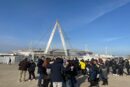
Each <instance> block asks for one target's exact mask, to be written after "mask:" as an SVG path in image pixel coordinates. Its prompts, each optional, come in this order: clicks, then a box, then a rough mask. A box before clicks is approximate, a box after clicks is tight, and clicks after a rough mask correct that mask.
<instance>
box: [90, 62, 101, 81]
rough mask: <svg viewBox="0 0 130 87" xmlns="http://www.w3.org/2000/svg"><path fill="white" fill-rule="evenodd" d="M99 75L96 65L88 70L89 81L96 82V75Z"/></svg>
mask: <svg viewBox="0 0 130 87" xmlns="http://www.w3.org/2000/svg"><path fill="white" fill-rule="evenodd" d="M98 74H99V68H98V67H97V65H95V64H94V65H92V66H91V68H90V70H89V80H90V81H93V80H97V79H98V78H97V75H98Z"/></svg>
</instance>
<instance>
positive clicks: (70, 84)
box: [66, 77, 77, 87]
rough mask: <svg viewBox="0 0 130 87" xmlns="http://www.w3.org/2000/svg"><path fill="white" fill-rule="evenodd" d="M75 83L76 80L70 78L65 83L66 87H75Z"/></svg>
mask: <svg viewBox="0 0 130 87" xmlns="http://www.w3.org/2000/svg"><path fill="white" fill-rule="evenodd" d="M76 83H77V81H76V78H75V77H71V78H70V79H68V80H67V81H66V87H76V85H77V84H76Z"/></svg>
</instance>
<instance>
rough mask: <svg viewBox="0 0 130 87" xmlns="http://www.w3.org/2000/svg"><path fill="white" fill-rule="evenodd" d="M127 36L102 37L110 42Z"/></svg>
mask: <svg viewBox="0 0 130 87" xmlns="http://www.w3.org/2000/svg"><path fill="white" fill-rule="evenodd" d="M125 38H127V37H126V36H121V37H110V38H106V39H104V41H105V42H112V41H117V40H121V39H125Z"/></svg>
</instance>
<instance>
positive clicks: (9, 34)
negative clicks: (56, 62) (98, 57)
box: [0, 0, 130, 55]
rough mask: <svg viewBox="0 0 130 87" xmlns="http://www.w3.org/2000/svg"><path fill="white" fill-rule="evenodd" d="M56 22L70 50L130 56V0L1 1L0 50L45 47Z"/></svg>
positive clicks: (56, 36) (54, 44) (55, 42)
mask: <svg viewBox="0 0 130 87" xmlns="http://www.w3.org/2000/svg"><path fill="white" fill-rule="evenodd" d="M56 19H58V20H59V22H60V24H61V26H62V28H63V31H64V34H65V39H66V41H67V46H68V47H70V48H77V49H85V47H86V48H88V49H89V50H91V51H94V52H98V53H104V51H105V48H106V47H107V48H108V53H109V54H115V55H128V54H130V38H129V37H130V34H129V33H130V0H0V40H1V42H0V51H9V50H14V49H21V48H29V47H30V46H32V47H35V48H38V47H42V48H44V47H45V46H46V43H47V40H48V38H49V35H50V33H51V30H52V29H53V26H54V24H55V21H56ZM58 46H59V47H61V41H60V38H59V37H58V33H56V35H55V37H54V40H53V43H52V47H58Z"/></svg>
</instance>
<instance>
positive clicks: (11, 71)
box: [0, 64, 130, 87]
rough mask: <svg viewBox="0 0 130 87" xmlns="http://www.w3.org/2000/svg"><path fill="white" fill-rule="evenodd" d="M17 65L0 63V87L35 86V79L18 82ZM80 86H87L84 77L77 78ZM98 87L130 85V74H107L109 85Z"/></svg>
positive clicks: (127, 86) (123, 86) (126, 86)
mask: <svg viewBox="0 0 130 87" xmlns="http://www.w3.org/2000/svg"><path fill="white" fill-rule="evenodd" d="M18 76H19V72H18V66H17V65H11V66H10V65H5V64H0V87H37V85H36V84H37V81H35V80H34V81H31V82H21V83H19V82H18ZM78 82H79V85H80V87H88V85H89V83H88V82H87V81H86V77H83V78H79V79H78ZM100 84H101V83H100ZM100 87H130V76H126V75H124V76H123V77H120V76H112V75H110V76H109V85H108V86H100Z"/></svg>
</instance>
